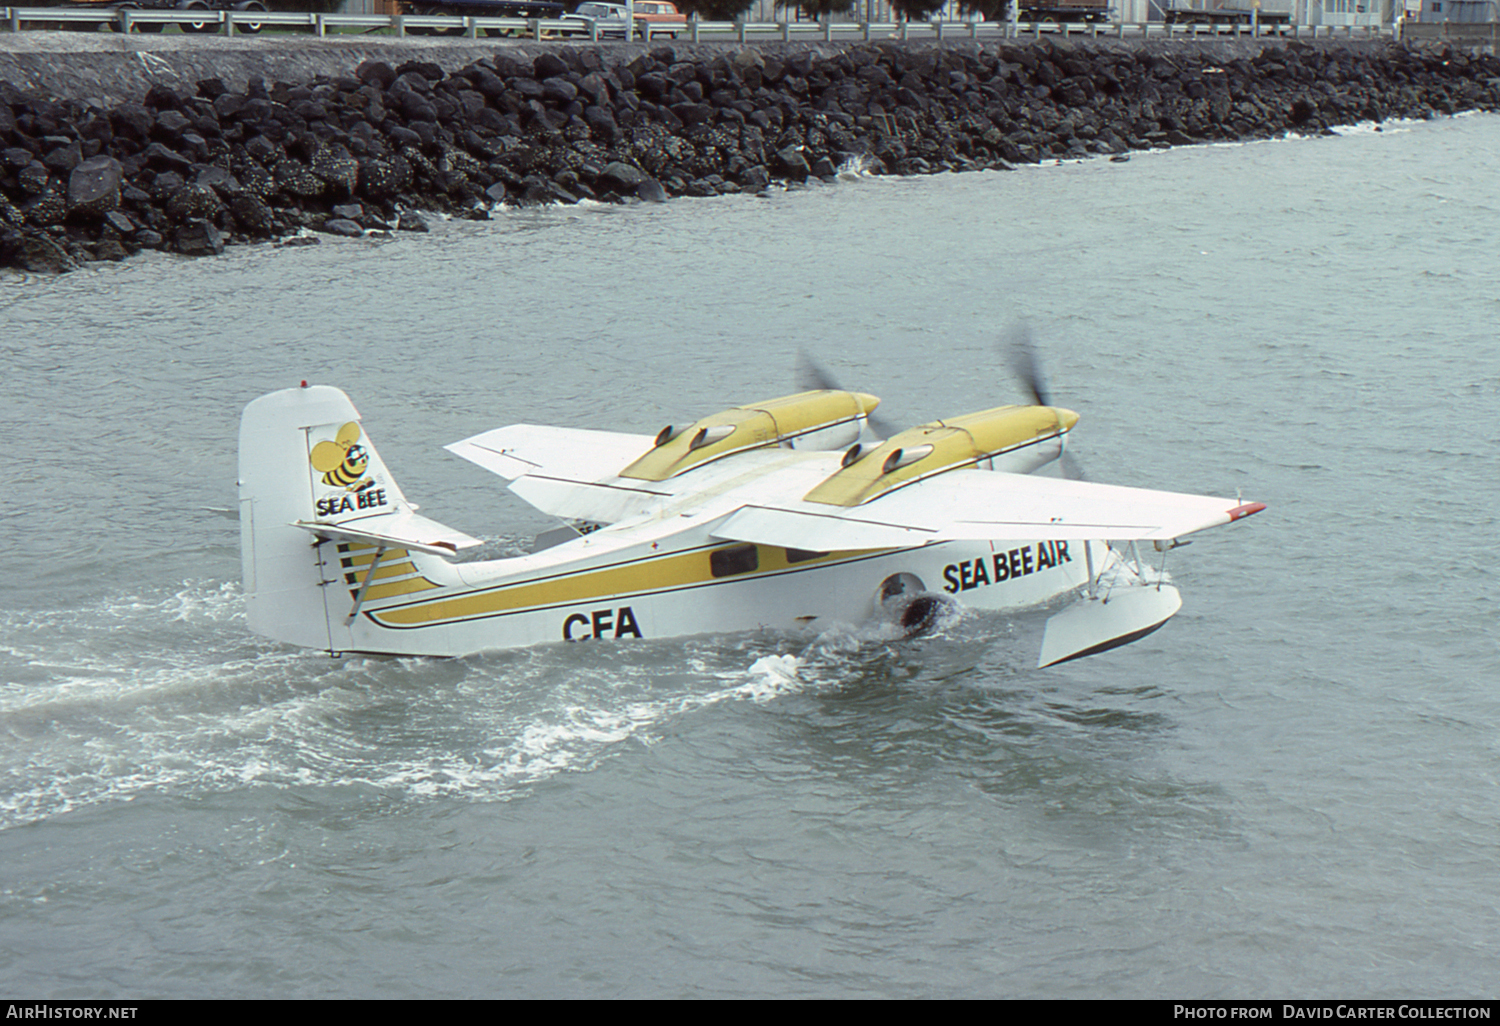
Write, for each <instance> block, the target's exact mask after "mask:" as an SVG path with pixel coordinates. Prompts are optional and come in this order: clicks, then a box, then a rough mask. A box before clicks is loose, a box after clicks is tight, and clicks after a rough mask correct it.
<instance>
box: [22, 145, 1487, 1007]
mask: <svg viewBox="0 0 1500 1026" xmlns="http://www.w3.org/2000/svg"><path fill="white" fill-rule="evenodd" d="M1497 149H1500V120H1497V119H1495V118H1490V117H1470V118H1460V119H1454V120H1447V121H1440V122H1433V123H1429V124H1420V125H1409V126H1391V127H1388V128H1387V130H1386V131H1384V132H1379V133H1377V132H1374V131H1370V130H1368V129H1367V130H1362V131H1353V132H1351V133H1349V134H1347V135H1345V136H1344V137H1342V138H1337V139H1332V138H1324V139H1315V140H1288V141H1282V142H1276V143H1265V144H1257V145H1250V146H1226V147H1204V148H1195V149H1190V150H1181V151H1176V152H1170V153H1159V154H1151V155H1137V156H1135V157H1134V158H1133V159H1132V160H1131V161H1130V162H1129V163H1127V164H1111V163H1108V162H1092V163H1086V164H1078V165H1068V166H1062V167H1051V168H1039V169H1027V170H1023V171H1019V172H1015V173H1009V174H975V175H967V176H939V177H933V178H923V179H909V180H899V181H896V180H884V179H875V180H872V179H859V180H846V181H842V182H840V183H839V184H837V185H834V186H817V187H813V188H810V189H806V190H801V191H793V192H788V193H784V194H777V195H774V196H771V197H769V198H753V197H733V198H722V199H718V200H706V201H689V200H682V201H676V202H673V203H671V204H668V205H665V206H655V207H644V206H643V207H634V208H630V209H619V208H603V207H584V208H571V209H548V210H531V211H515V212H509V213H505V214H503V215H499V216H497V218H496V220H494V221H492V222H489V223H487V224H476V223H446V224H442V225H439V226H438V227H437V229H436V230H435V231H434V232H433V233H432V234H430V235H426V236H402V237H400V238H399V239H395V240H390V241H384V240H361V241H344V240H334V239H325V240H324V241H323V243H322V244H321V245H319V246H316V247H305V248H289V249H271V248H267V247H262V248H243V249H237V250H232V251H231V252H230V253H228V254H226V255H225V256H224V257H222V258H220V259H215V260H208V261H201V262H192V261H185V260H179V259H174V258H168V257H160V256H147V257H143V258H139V259H136V260H133V261H129V262H127V263H124V264H120V265H110V266H95V267H91V268H89V269H88V270H86V271H83V272H79V273H76V274H73V275H69V276H66V277H63V278H58V279H23V278H8V279H6V280H4V281H3V282H0V304H3V314H0V347H3V352H4V354H5V355H4V364H3V366H4V371H5V373H4V378H3V383H0V446H3V450H4V452H3V455H4V460H3V463H0V525H3V533H0V555H3V560H4V565H5V566H6V568H7V572H6V573H5V574H4V576H3V578H0V725H3V730H0V984H3V988H0V989H4V990H6V991H8V992H11V993H15V994H18V995H27V996H36V997H43V996H50V997H84V996H95V997H98V996H121V997H179V996H205V995H212V996H216V997H224V996H268V995H276V996H314V995H326V996H359V997H429V996H561V995H577V996H599V997H602V996H611V997H615V996H657V995H662V996H674V997H675V996H707V997H725V996H752V995H753V996H770V995H775V996H889V997H936V996H1064V995H1068V996H1125V997H1175V998H1185V997H1237V996H1261V997H1265V996H1285V995H1296V996H1305V997H1325V996H1329V997H1331V996H1342V997H1348V996H1351V995H1357V996H1364V997H1373V996H1388V997H1435V996H1479V995H1484V994H1489V993H1492V992H1493V980H1494V955H1493V952H1494V950H1495V946H1496V943H1497V941H1500V910H1497V907H1496V901H1495V898H1494V889H1493V886H1492V880H1493V873H1494V865H1495V862H1496V858H1497V854H1500V844H1497V831H1496V827H1495V824H1496V822H1497V819H1500V789H1497V768H1500V752H1497V741H1500V698H1497V695H1496V691H1495V687H1494V685H1495V682H1496V680H1497V676H1500V673H1497V671H1500V652H1497V629H1496V608H1497V602H1496V600H1497V588H1496V584H1495V579H1494V575H1493V572H1492V570H1491V562H1492V559H1491V553H1492V547H1493V542H1494V534H1495V499H1496V494H1497V492H1496V486H1495V484H1494V466H1495V456H1496V446H1497V429H1496V424H1497V423H1500V416H1497V415H1500V372H1497V370H1496V363H1495V359H1494V355H1493V354H1494V344H1493V324H1494V323H1495V321H1496V315H1497V313H1500V309H1497V306H1500V300H1497V298H1496V297H1497V296H1500V289H1497V287H1496V285H1497V283H1496V272H1495V268H1496V267H1500V241H1497V240H1500V231H1497V228H1500V216H1497V204H1496V203H1495V201H1494V199H1493V194H1494V187H1493V176H1492V172H1491V171H1490V169H1491V168H1492V167H1493V166H1494V160H1493V157H1494V154H1495V152H1496V150H1497ZM1018 316H1025V317H1027V318H1029V320H1030V323H1031V325H1032V327H1033V330H1034V332H1035V333H1036V335H1037V336H1038V338H1039V340H1040V342H1041V344H1042V345H1043V347H1044V349H1045V352H1046V356H1047V359H1048V362H1049V365H1050V368H1051V372H1052V385H1053V391H1054V393H1055V396H1056V401H1057V402H1059V403H1061V404H1063V405H1068V406H1071V407H1073V408H1075V409H1078V410H1079V411H1080V412H1081V413H1082V414H1083V417H1084V419H1083V421H1082V422H1081V423H1080V426H1079V429H1078V432H1077V442H1076V445H1075V451H1076V452H1077V454H1078V455H1079V457H1080V458H1081V460H1082V461H1083V463H1084V465H1085V467H1086V469H1087V470H1088V472H1089V474H1090V476H1091V477H1093V478H1094V479H1096V480H1103V481H1110V482H1117V483H1122V484H1138V485H1146V486H1156V487H1163V488H1172V489H1179V490H1184V491H1201V492H1206V493H1212V494H1221V495H1223V494H1234V492H1235V490H1236V489H1243V492H1244V495H1245V498H1246V499H1247V500H1252V499H1253V500H1260V501H1265V502H1267V503H1269V504H1270V509H1269V510H1268V511H1267V512H1266V513H1263V514H1261V515H1260V516H1257V517H1255V518H1253V519H1252V520H1250V521H1247V522H1245V523H1243V524H1240V525H1235V526H1234V527H1231V528H1228V529H1225V530H1221V531H1215V532H1210V533H1209V534H1206V535H1203V536H1201V537H1200V538H1199V540H1198V541H1196V542H1195V544H1194V545H1193V546H1192V547H1191V548H1189V549H1185V550H1181V551H1179V552H1174V553H1173V554H1172V555H1171V557H1170V559H1169V562H1168V569H1169V570H1170V571H1171V572H1172V573H1173V575H1174V578H1175V580H1176V581H1177V583H1178V584H1179V585H1181V586H1182V588H1183V592H1184V598H1185V603H1186V605H1185V608H1184V611H1183V612H1182V614H1180V615H1179V616H1178V617H1177V618H1176V619H1174V620H1173V621H1172V623H1170V624H1169V625H1168V626H1167V627H1166V628H1165V629H1163V630H1162V631H1160V632H1158V633H1157V634H1155V635H1153V636H1151V637H1150V638H1147V639H1145V640H1143V641H1142V642H1139V643H1137V644H1135V645H1131V646H1128V647H1126V648H1123V649H1120V650H1118V651H1116V652H1113V653H1109V654H1107V655H1104V656H1100V657H1096V658H1092V659H1087V660H1083V661H1080V662H1077V663H1070V664H1066V665H1065V666H1062V667H1058V668H1056V669H1053V670H1048V671H1036V670H1033V669H1031V668H1030V666H1031V662H1032V660H1033V659H1034V656H1035V649H1034V645H1035V643H1036V641H1037V637H1038V631H1039V624H1040V618H1039V617H1037V616H1035V615H1024V616H1019V617H1004V616H996V615H989V614H986V615H971V616H967V617H964V618H962V619H959V620H957V621H956V622H952V623H949V624H947V625H946V626H945V627H944V628H943V629H942V630H941V631H940V632H939V634H938V636H936V637H932V638H926V639H921V640H916V641H892V640H890V639H888V638H884V637H882V636H880V635H879V633H878V632H874V631H870V630H868V629H864V628H860V627H858V626H855V625H851V626H849V627H844V628H837V629H832V630H829V631H827V632H825V633H822V634H819V635H811V634H809V635H778V634H755V635H739V636H728V637H696V638H688V639H678V640H670V641H647V642H643V643H640V644H633V645H628V646H622V647H613V646H602V645H601V646H594V645H587V646H586V645H578V646H561V645H559V646H554V647H547V648H539V649H535V650H531V651H520V652H507V653H502V654H497V655H492V656H483V657H476V658H471V659H463V660H452V661H435V660H390V661H381V660H348V661H341V662H335V661H331V660H329V659H327V658H326V657H320V656H317V655H315V654H307V653H303V652H298V651H294V650H290V649H286V648H283V647H281V646H277V645H274V644H272V643H269V642H266V641H263V640H261V639H259V638H257V637H255V636H253V635H251V634H249V633H248V632H247V631H246V629H245V627H244V621H243V614H242V610H241V606H240V599H239V592H238V584H237V577H238V572H239V567H238V554H237V544H238V535H237V526H236V524H235V523H234V522H233V521H232V520H230V519H228V518H226V517H225V516H223V515H220V514H217V513H215V512H213V511H212V510H213V508H223V507H229V506H232V505H233V501H234V481H233V478H234V446H235V435H236V431H237V418H238V413H239V410H240V408H241V407H242V406H243V405H244V403H246V402H247V401H248V400H250V399H251V398H254V397H255V396H256V395H259V394H260V393H262V392H264V391H267V390H270V389H272V388H278V387H285V386H286V385H288V384H292V383H294V382H296V381H297V380H299V379H303V378H307V379H311V380H314V381H318V382H326V383H332V384H338V385H341V386H342V387H344V388H345V389H347V390H348V391H349V392H350V394H351V395H352V396H353V398H354V399H355V401H356V402H357V403H358V404H359V406H360V409H361V411H362V413H363V414H364V416H365V422H366V426H367V427H368V429H369V430H370V431H371V433H372V434H373V435H374V436H375V437H376V439H377V440H378V443H379V445H380V448H381V452H382V455H383V456H384V457H385V458H386V460H387V462H388V463H389V464H390V465H391V467H392V468H393V470H394V472H395V473H396V474H397V475H398V476H399V478H400V480H401V482H402V485H403V488H404V490H405V491H406V493H407V494H408V495H409V496H410V497H412V498H413V499H414V500H415V501H418V502H421V503H422V504H423V506H424V511H425V512H426V513H428V514H429V515H431V516H433V517H435V518H437V519H439V520H441V521H443V522H445V523H448V524H450V525H451V526H453V527H455V528H458V529H460V530H464V531H467V532H469V533H472V534H475V535H476V536H479V537H483V538H484V539H486V540H487V542H488V543H489V545H488V550H489V551H491V552H496V553H498V552H504V551H507V550H510V549H514V548H516V547H518V546H520V545H523V544H525V541H526V540H527V539H529V538H530V537H531V535H533V534H535V533H536V532H537V531H539V530H543V529H545V528H546V527H547V526H549V521H548V520H547V519H546V518H545V517H542V516H540V515H539V514H537V513H535V512H533V511H531V510H529V509H528V508H527V507H525V506H524V505H523V504H521V503H520V502H519V501H517V500H514V499H512V498H511V497H510V496H508V494H507V493H505V492H504V491H503V490H502V489H501V488H500V487H499V485H500V482H499V481H498V480H490V479H488V475H485V474H483V473H482V472H479V471H477V470H476V469H475V468H473V467H471V466H470V465H468V464H467V463H464V462H463V461H460V460H457V459H454V458H452V457H449V456H448V455H447V454H445V453H443V452H442V451H441V450H440V448H439V446H441V445H442V444H444V443H446V442H449V441H452V440H454V439H457V438H462V437H465V436H467V435H469V434H472V433H474V432H476V431H478V430H482V429H484V428H487V427H493V426H498V425H500V424H505V423H512V422H524V421H530V422H539V423H557V424H568V425H578V426H588V427H598V428H606V429H617V430H634V431H651V430H654V429H655V428H657V427H659V426H660V425H661V424H665V423H669V422H672V423H677V422H683V421H685V420H688V419H692V418H695V417H697V416H700V415H703V414H705V413H708V412H712V411H713V410H715V409H718V408H721V407H723V406H726V405H730V404H734V403H739V402H743V401H748V400H752V399H759V398H766V397H769V396H771V395H776V394H780V393H782V392H785V391H789V390H791V387H792V383H791V373H792V368H793V365H794V362H795V356H796V353H797V351H798V350H799V348H806V349H807V350H808V351H810V352H811V353H813V354H815V355H816V356H818V357H819V358H820V359H821V360H822V361H823V362H824V363H825V364H827V365H828V367H829V369H830V370H831V371H832V372H833V373H834V374H835V375H836V376H838V377H839V378H840V379H841V381H842V382H843V383H844V384H845V385H846V386H848V387H858V388H860V389H863V390H867V391H871V392H874V393H875V394H877V395H881V396H883V397H884V398H885V400H886V402H885V404H884V405H883V406H882V409H881V412H882V413H883V414H885V415H886V416H887V417H889V418H891V419H893V420H895V421H898V422H904V423H915V422H917V421H919V420H925V419H930V418H932V417H936V416H942V415H945V414H952V413H957V412H965V411H968V410H972V409H979V408H983V407H986V406H991V405H995V404H997V403H1000V402H1005V401H1012V400H1016V399H1018V398H1019V394H1018V390H1017V389H1016V387H1015V386H1014V385H1013V384H1012V383H1011V382H1010V381H1009V380H1008V377H1007V374H1006V372H1005V370H1004V367H1003V364H1002V361H1001V360H1000V359H999V357H998V356H997V355H996V352H995V350H994V341H995V339H996V337H997V335H998V334H999V332H1000V330H1001V329H1002V327H1003V326H1004V325H1005V324H1006V323H1008V322H1009V321H1011V320H1012V319H1014V318H1016V317H1018Z"/></svg>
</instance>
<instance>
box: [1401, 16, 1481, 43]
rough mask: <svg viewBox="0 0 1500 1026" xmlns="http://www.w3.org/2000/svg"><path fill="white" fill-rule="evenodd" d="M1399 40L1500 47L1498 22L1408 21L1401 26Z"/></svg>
mask: <svg viewBox="0 0 1500 1026" xmlns="http://www.w3.org/2000/svg"><path fill="white" fill-rule="evenodd" d="M1401 38H1402V39H1412V40H1418V41H1422V42H1427V41H1433V40H1441V41H1443V42H1447V43H1461V44H1464V45H1468V46H1480V45H1485V44H1488V45H1489V46H1500V22H1493V21H1408V22H1403V23H1402V25H1401Z"/></svg>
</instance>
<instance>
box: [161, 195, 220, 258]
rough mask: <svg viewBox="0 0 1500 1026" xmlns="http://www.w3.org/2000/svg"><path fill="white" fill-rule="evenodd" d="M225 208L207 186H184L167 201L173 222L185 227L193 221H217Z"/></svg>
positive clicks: (167, 207) (169, 214)
mask: <svg viewBox="0 0 1500 1026" xmlns="http://www.w3.org/2000/svg"><path fill="white" fill-rule="evenodd" d="M223 206H224V204H223V203H221V202H220V201H219V197H218V195H217V194H216V193H215V192H214V191H213V190H212V189H210V188H208V187H207V186H203V185H188V184H184V185H183V186H182V187H181V188H179V189H177V190H176V191H174V192H173V193H172V195H171V198H169V199H168V200H167V204H166V211H167V216H168V217H170V218H171V219H172V220H173V221H176V222H177V223H178V224H181V225H184V226H185V225H187V224H189V223H191V222H193V221H198V220H207V221H212V220H214V219H216V218H217V217H218V215H219V211H220V210H221V209H223ZM221 248H222V247H221Z"/></svg>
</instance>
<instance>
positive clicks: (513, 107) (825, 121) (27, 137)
mask: <svg viewBox="0 0 1500 1026" xmlns="http://www.w3.org/2000/svg"><path fill="white" fill-rule="evenodd" d="M607 57H608V51H605V50H595V49H579V48H571V47H562V48H557V49H548V50H545V51H543V52H541V53H539V54H537V55H536V56H528V55H526V54H524V53H521V52H519V51H516V50H508V51H501V52H499V53H497V54H496V55H495V56H493V57H489V58H486V59H482V60H479V61H477V62H476V63H474V64H471V65H469V66H467V67H465V68H462V69H460V70H458V71H456V72H453V73H451V74H446V73H444V72H443V70H442V69H441V68H439V67H438V66H437V65H435V64H431V63H424V62H417V61H412V62H407V63H405V64H402V65H400V66H399V67H392V66H391V65H390V64H389V63H385V62H381V61H366V62H364V63H362V64H360V65H359V67H358V68H357V69H355V70H354V71H352V72H350V73H348V74H346V75H339V76H320V77H318V78H316V79H314V80H313V81H310V82H306V83H287V82H275V83H271V84H267V83H265V82H264V81H261V80H255V81H252V82H251V83H250V84H249V86H248V87H247V88H246V89H245V91H243V92H238V91H231V90H229V89H228V88H226V87H225V85H224V84H223V82H222V81H220V80H218V79H209V80H206V81H201V82H198V83H197V86H196V91H195V93H194V94H192V95H189V94H186V93H184V92H182V91H179V90H177V89H173V88H169V87H167V86H164V85H157V86H154V87H153V88H151V90H150V91H149V92H148V93H147V94H146V95H145V96H144V97H143V99H142V100H141V101H140V102H128V103H121V104H119V105H118V106H115V107H113V108H112V109H100V108H98V107H95V106H90V105H87V104H84V103H80V102H77V101H73V100H67V99H53V98H46V97H39V96H34V95H28V94H26V93H24V92H22V91H20V90H18V89H16V88H14V87H13V86H10V85H9V84H7V83H0V266H11V267H18V268H22V269H26V270H32V271H49V270H50V271H58V270H67V269H69V268H71V267H74V266H77V265H78V264H79V263H80V262H82V261H86V260H97V259H119V258H121V257H124V256H126V255H128V254H130V253H133V252H136V251H138V250H140V249H143V248H152V249H166V250H171V251H176V252H179V253H184V254H210V253H216V252H219V251H221V250H222V249H223V247H224V246H225V245H226V244H230V243H236V242H245V241H254V240H266V239H272V238H277V237H282V236H286V235H288V234H292V233H296V232H298V231H299V230H300V229H304V228H308V229H315V230H318V231H323V232H331V233H337V234H346V235H356V234H359V233H361V232H363V231H366V230H370V229H399V228H417V229H420V228H422V227H424V225H423V223H422V221H421V218H420V215H419V214H417V213H416V211H419V210H428V211H433V210H435V211H441V212H445V213H449V214H456V215H461V216H469V217H487V216H489V213H488V212H489V210H490V209H491V208H492V207H493V206H494V205H495V204H502V203H503V204H532V203H553V202H561V203H571V202H576V201H578V200H579V199H582V198H589V199H596V200H606V201H625V200H632V201H633V200H637V199H639V200H647V201H652V200H662V199H665V198H667V197H669V196H681V195H689V196H711V195H716V194H722V193H730V192H756V191H759V190H762V189H765V188H767V187H768V186H770V185H771V184H772V183H774V182H798V181H803V180H805V179H807V178H808V177H810V176H817V177H828V176H830V175H833V174H834V173H835V171H836V170H837V169H838V168H839V167H840V166H841V165H843V164H844V163H846V162H847V161H850V160H856V159H857V160H858V161H859V162H860V163H861V165H862V166H863V167H865V168H866V169H867V170H869V171H872V172H874V173H878V174H922V173H930V172H936V171H945V170H947V171H961V170H972V169H980V168H1004V167H1008V166H1011V165H1014V164H1017V163H1021V162H1035V161H1040V160H1045V159H1051V158H1071V157H1084V156H1089V155H1094V154H1119V153H1124V152H1126V151H1128V150H1132V149H1144V148H1150V147H1160V146H1170V145H1186V144H1191V143H1196V142H1202V141H1211V140H1232V139H1253V138H1262V137H1270V136H1275V135H1280V134H1283V133H1285V132H1288V131H1294V132H1304V133H1306V132H1318V131H1324V130H1326V129H1327V128H1328V127H1329V126H1331V125H1336V124H1347V123H1353V122H1358V121H1365V120H1373V121H1382V120H1385V119H1387V118H1398V117H1405V118H1426V117H1432V116H1434V115H1436V114H1451V113H1455V112H1457V111H1461V110H1473V109H1485V110H1494V109H1496V108H1497V106H1500V60H1497V59H1496V58H1495V57H1494V56H1492V55H1484V54H1471V53H1465V52H1461V51H1458V50H1449V49H1446V48H1440V49H1411V48H1404V47H1400V46H1396V45H1392V44H1388V43H1375V44H1364V45H1360V44H1343V45H1329V44H1324V45H1321V46H1310V45H1305V44H1299V43H1297V42H1287V43H1284V44H1282V43H1274V44H1262V43H1256V44H1238V45H1237V44H1221V45H1218V46H1210V47H1197V46H1183V45H1171V44H1158V45H1154V46H1153V45H1136V46H1125V45H1120V44H1111V45H1105V44H1085V45H1079V44H1069V43H1067V42H1063V41H1058V42H1049V41H1046V40H1043V41H1041V42H1038V43H1035V44H1019V45H1000V46H996V47H988V48H986V47H973V46H968V47H963V46H950V47H934V46H914V45H913V46H900V45H895V44H879V45H870V46H862V45H856V46H844V47H825V48H823V49H809V50H803V51H800V52H783V53H772V52H764V51H758V50H755V49H748V48H745V49H735V50H730V51H719V52H717V53H715V54H712V55H703V56H697V57H694V56H690V55H689V54H687V53H686V52H680V51H676V50H674V49H672V48H660V49H654V50H651V51H650V52H649V53H641V54H639V55H637V56H635V58H634V59H632V60H630V61H629V62H628V63H619V64H613V65H611V64H609V63H608V62H607Z"/></svg>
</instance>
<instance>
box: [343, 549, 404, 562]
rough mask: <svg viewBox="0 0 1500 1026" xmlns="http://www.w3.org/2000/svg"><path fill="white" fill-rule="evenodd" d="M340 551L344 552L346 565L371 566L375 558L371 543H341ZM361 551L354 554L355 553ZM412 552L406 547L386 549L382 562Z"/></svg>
mask: <svg viewBox="0 0 1500 1026" xmlns="http://www.w3.org/2000/svg"><path fill="white" fill-rule="evenodd" d="M339 552H341V553H343V554H344V556H343V564H344V566H369V565H370V563H371V561H373V560H374V559H375V548H374V546H371V545H347V544H346V545H340V546H339ZM356 552H357V553H359V554H358V555H354V553H356ZM408 555H410V553H408V552H407V551H406V550H405V549H386V550H385V553H384V554H383V555H382V556H381V557H380V562H382V563H390V562H392V561H393V560H397V559H405V558H406V557H407V556H408Z"/></svg>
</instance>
